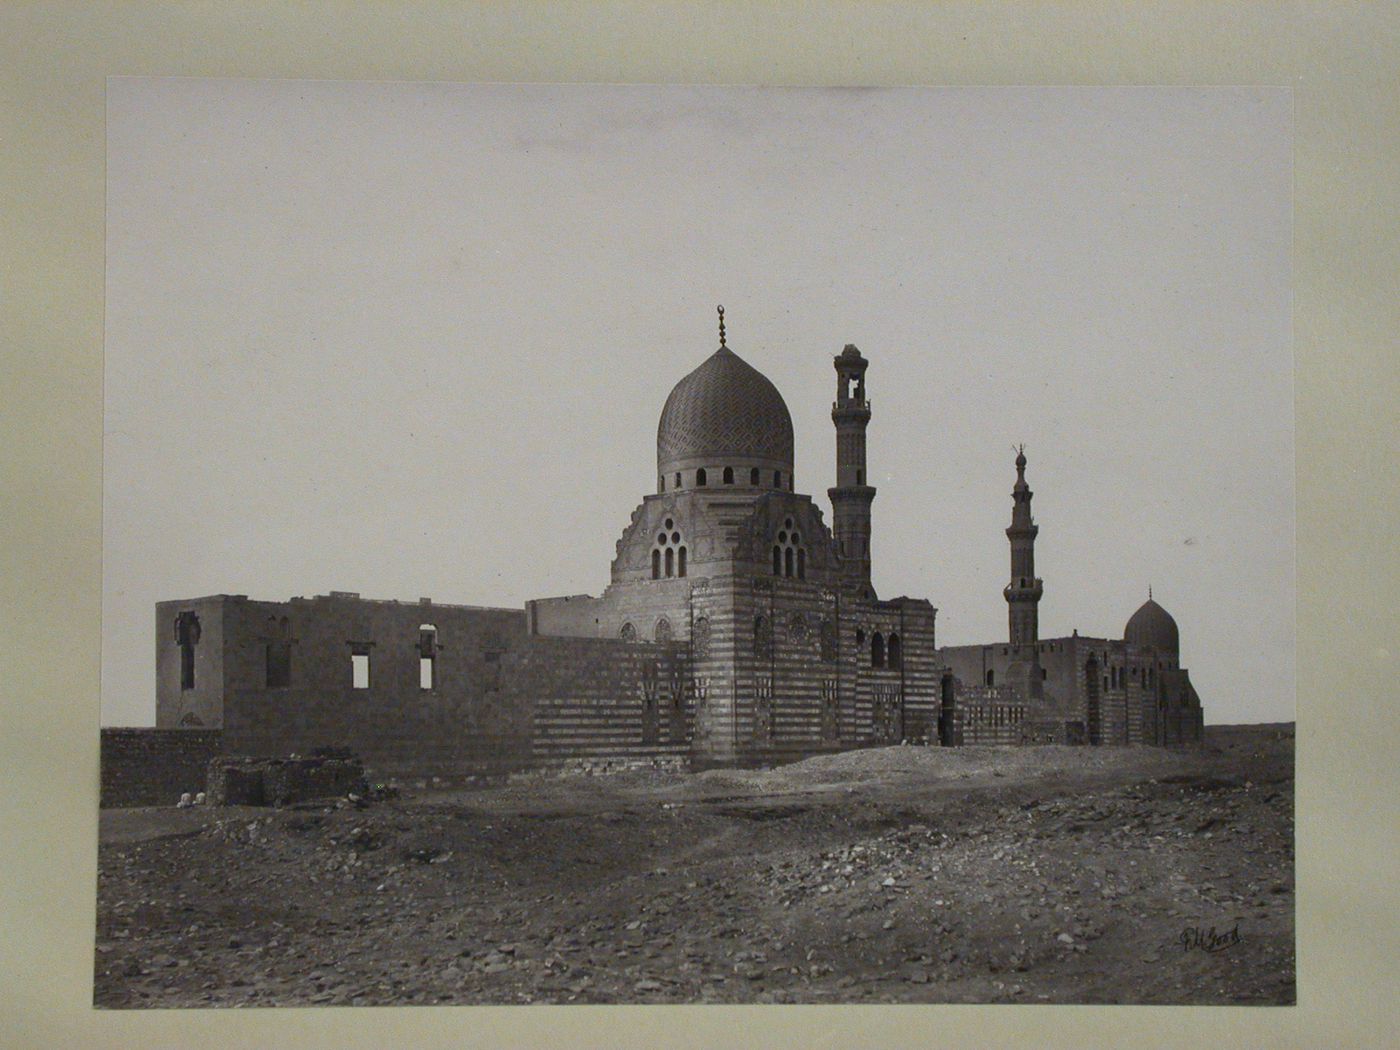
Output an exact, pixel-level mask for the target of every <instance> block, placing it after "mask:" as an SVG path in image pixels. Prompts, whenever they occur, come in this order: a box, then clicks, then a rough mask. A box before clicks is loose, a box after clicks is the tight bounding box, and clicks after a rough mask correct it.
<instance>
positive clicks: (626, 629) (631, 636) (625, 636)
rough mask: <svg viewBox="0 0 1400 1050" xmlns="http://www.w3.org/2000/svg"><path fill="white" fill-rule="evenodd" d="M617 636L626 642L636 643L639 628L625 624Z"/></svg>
mask: <svg viewBox="0 0 1400 1050" xmlns="http://www.w3.org/2000/svg"><path fill="white" fill-rule="evenodd" d="M617 636H618V637H619V638H621V639H622V640H623V641H624V642H635V641H636V640H637V628H635V627H633V626H632V624H631V623H624V624H623V625H622V629H621V630H620V631H618V632H617Z"/></svg>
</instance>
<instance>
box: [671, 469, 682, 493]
mask: <svg viewBox="0 0 1400 1050" xmlns="http://www.w3.org/2000/svg"><path fill="white" fill-rule="evenodd" d="M671 487H672V488H676V489H678V488H680V487H681V472H680V471H679V470H678V471H676V482H675V484H674V485H672V486H671Z"/></svg>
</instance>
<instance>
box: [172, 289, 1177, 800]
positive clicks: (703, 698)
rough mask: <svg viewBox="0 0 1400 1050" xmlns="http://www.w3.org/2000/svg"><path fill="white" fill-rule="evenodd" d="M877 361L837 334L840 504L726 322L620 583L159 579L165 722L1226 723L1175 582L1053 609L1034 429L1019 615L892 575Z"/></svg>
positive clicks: (452, 740) (1139, 737) (391, 763)
mask: <svg viewBox="0 0 1400 1050" xmlns="http://www.w3.org/2000/svg"><path fill="white" fill-rule="evenodd" d="M868 364H869V362H868V361H867V360H866V358H865V357H864V356H862V355H861V353H860V351H858V350H857V349H856V348H855V347H854V346H847V347H846V348H845V349H844V350H843V351H842V352H841V353H840V354H838V355H836V357H835V359H834V367H835V372H836V398H835V401H834V403H833V405H832V412H831V416H832V421H833V423H834V424H835V428H836V476H835V484H834V485H833V486H832V487H831V488H829V489H827V496H828V498H829V499H830V501H831V521H830V523H829V524H828V522H827V520H826V519H825V517H824V515H823V511H822V508H821V507H820V506H819V505H818V503H817V502H816V501H814V500H813V498H812V497H811V496H810V495H807V494H805V493H802V492H800V491H798V488H797V481H796V478H795V477H794V475H793V428H792V418H791V416H790V415H789V413H788V408H787V405H786V404H785V403H784V401H783V398H782V395H781V394H779V393H778V390H777V388H776V387H775V386H774V385H773V383H772V382H770V381H769V380H768V378H767V377H765V376H764V375H763V374H762V373H760V372H759V371H757V370H756V369H754V368H753V367H752V366H750V365H749V364H747V363H746V362H745V361H743V360H742V359H741V358H740V357H739V356H738V355H737V354H736V353H734V351H733V350H731V349H729V347H728V346H727V345H726V342H725V333H724V314H723V309H722V308H721V310H720V345H719V348H718V349H717V350H716V351H715V352H714V353H713V354H711V355H710V356H709V357H708V358H707V359H706V360H705V361H704V362H703V363H702V364H701V365H700V366H699V367H698V368H696V369H695V370H694V371H692V372H691V373H690V374H689V375H687V376H685V377H684V378H683V379H681V381H680V382H679V383H677V384H676V386H675V389H673V390H672V391H671V395H670V397H668V398H667V400H666V404H665V407H664V408H663V409H662V411H661V419H660V424H659V426H658V428H657V437H656V491H655V492H652V493H650V494H647V495H645V496H643V497H642V500H641V503H640V504H639V505H638V506H637V507H636V508H635V509H634V510H633V511H632V515H631V519H630V520H629V521H628V523H627V525H626V527H625V528H624V529H623V530H622V535H621V538H620V539H619V540H618V541H617V549H616V556H615V557H614V559H613V562H612V570H611V582H610V583H609V584H608V586H607V588H606V589H605V590H604V591H603V592H602V593H601V594H600V595H598V596H596V597H594V596H588V595H571V596H568V597H557V598H542V599H539V600H536V601H531V602H527V603H526V606H525V608H524V609H504V608H486V607H480V606H470V605H445V604H441V603H438V602H434V601H432V600H430V599H428V598H423V599H420V600H419V601H417V602H399V601H377V600H370V599H365V598H361V597H360V596H359V595H358V594H354V593H347V592H337V591H332V592H331V593H330V594H328V595H323V596H317V597H312V598H292V599H291V600H289V601H283V602H269V601H257V600H253V599H249V598H248V597H246V596H243V595H225V594H220V595H214V596H211V597H205V598H195V599H190V600H185V601H167V602H161V603H159V604H158V605H157V607H156V631H157V637H156V663H157V690H156V691H157V727H158V728H167V729H169V728H176V727H180V728H200V729H205V730H218V731H219V732H220V736H221V742H220V748H221V750H222V751H223V752H224V753H227V754H242V755H266V756H277V755H286V754H289V753H293V752H300V753H306V752H308V751H311V750H313V749H315V748H317V747H326V746H334V747H348V748H350V749H352V750H354V751H355V752H356V753H358V754H359V755H360V756H361V757H362V758H363V759H364V761H365V763H366V765H367V766H368V767H370V768H372V769H373V770H375V771H376V772H380V773H384V774H416V775H441V776H449V777H450V776H469V775H483V774H485V775H493V774H500V773H507V772H512V771H518V770H524V769H529V768H536V767H551V766H569V765H585V766H588V767H592V768H596V767H598V766H600V765H601V766H624V765H631V764H669V765H676V766H690V767H694V768H701V767H705V766H715V765H752V764H761V763H772V762H779V761H786V760H791V759H795V758H799V757H802V756H806V755H811V754H815V753H821V752H831V751H839V750H846V749H851V748H858V747H869V746H877V745H883V744H894V743H900V742H913V743H926V744H934V745H937V744H942V745H944V746H956V745H961V744H983V743H999V744H1016V743H1038V742H1060V743H1074V744H1087V745H1095V744H1155V745H1163V746H1176V745H1182V744H1193V743H1197V742H1199V740H1200V739H1201V732H1202V716H1201V706H1200V701H1199V700H1198V698H1197V696H1196V693H1195V690H1194V689H1193V688H1192V687H1191V683H1190V680H1189V677H1188V675H1187V672H1186V670H1185V669H1184V668H1182V667H1181V666H1180V665H1179V643H1178V634H1177V627H1176V624H1175V622H1174V621H1173V620H1172V618H1171V616H1170V615H1169V614H1168V613H1167V612H1166V610H1164V609H1163V608H1162V607H1161V606H1160V605H1157V604H1156V603H1155V602H1153V601H1151V600H1150V598H1149V601H1148V602H1147V603H1146V604H1145V605H1143V606H1142V608H1140V609H1139V610H1138V611H1137V612H1135V613H1134V614H1133V615H1132V617H1131V618H1130V619H1129V620H1128V622H1127V626H1126V627H1125V629H1124V633H1123V637H1122V638H1112V639H1110V638H1091V637H1087V636H1081V635H1079V634H1078V633H1077V632H1076V633H1075V634H1073V635H1071V636H1070V637H1066V638H1053V639H1044V638H1041V637H1040V635H1039V631H1038V629H1037V608H1038V604H1039V601H1040V598H1041V593H1042V581H1041V580H1040V579H1039V578H1038V577H1037V576H1036V575H1035V539H1036V532H1037V526H1036V524H1035V522H1034V520H1033V518H1032V516H1031V495H1032V494H1031V490H1030V487H1029V485H1028V484H1027V482H1026V477H1025V471H1026V458H1025V455H1024V452H1022V454H1020V455H1018V456H1017V459H1016V482H1015V486H1014V488H1013V490H1012V500H1013V504H1012V515H1011V526H1010V528H1008V529H1007V537H1008V538H1009V540H1010V547H1011V575H1010V582H1009V584H1008V585H1007V587H1006V589H1005V591H1004V596H1005V599H1006V602H1007V605H1008V610H1009V621H1010V622H1009V632H1008V635H1007V637H1006V638H1005V639H1003V640H1002V641H1000V642H996V643H991V644H986V645H970V646H955V647H947V648H942V649H940V648H938V645H937V641H936V635H935V629H934V621H935V615H936V612H937V610H936V609H934V607H933V606H932V605H931V604H930V603H929V602H928V601H927V600H926V599H924V598H909V597H897V598H881V597H879V596H878V595H877V594H876V593H875V590H874V588H873V587H872V585H871V571H870V570H871V558H872V552H873V551H874V550H876V549H878V543H873V542H872V539H873V537H872V532H871V505H872V502H873V501H874V498H875V494H876V490H875V488H874V487H873V486H872V485H870V484H869V478H868V476H867V473H866V456H865V447H866V442H865V435H866V428H867V426H868V425H869V423H870V419H871V410H870V401H869V400H868V398H867V396H866V369H867V367H868Z"/></svg>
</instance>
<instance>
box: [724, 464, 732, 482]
mask: <svg viewBox="0 0 1400 1050" xmlns="http://www.w3.org/2000/svg"><path fill="white" fill-rule="evenodd" d="M724 483H725V484H726V485H732V484H734V468H733V467H725V468H724Z"/></svg>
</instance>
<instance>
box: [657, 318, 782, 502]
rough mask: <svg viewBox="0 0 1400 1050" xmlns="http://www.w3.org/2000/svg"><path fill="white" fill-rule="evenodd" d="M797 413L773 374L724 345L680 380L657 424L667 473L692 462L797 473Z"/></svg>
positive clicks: (694, 464) (659, 454) (662, 469)
mask: <svg viewBox="0 0 1400 1050" xmlns="http://www.w3.org/2000/svg"><path fill="white" fill-rule="evenodd" d="M792 458H793V457H792V416H791V415H790V414H789V413H788V407H787V405H786V404H785V403H784V401H783V396H782V395H781V394H780V393H778V388H777V387H775V386H774V385H773V384H772V382H770V381H769V379H768V377H767V376H765V375H764V374H763V373H762V372H760V371H759V370H758V369H756V368H754V367H753V366H752V365H750V364H748V363H746V362H745V361H744V360H742V359H741V358H740V357H739V355H738V354H736V353H734V351H733V350H730V349H729V348H728V347H726V346H721V347H720V348H719V349H718V350H716V351H715V352H714V353H713V354H711V355H710V357H709V358H707V359H706V360H705V362H704V363H703V364H702V365H700V367H699V368H697V369H695V371H693V372H691V373H690V374H689V375H688V376H686V377H685V378H684V379H682V380H681V381H680V382H679V383H677V384H676V386H675V389H673V390H672V391H671V396H670V397H668V398H667V399H666V407H665V408H663V409H662V410H661V422H660V424H659V425H658V426H657V428H656V465H657V470H658V471H659V472H660V473H661V474H663V475H665V474H668V473H669V472H671V471H680V470H686V469H689V468H692V467H709V468H713V467H718V466H725V465H730V464H732V465H736V466H746V467H749V466H763V467H772V468H777V469H781V470H783V471H786V472H787V473H788V474H791V473H792Z"/></svg>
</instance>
